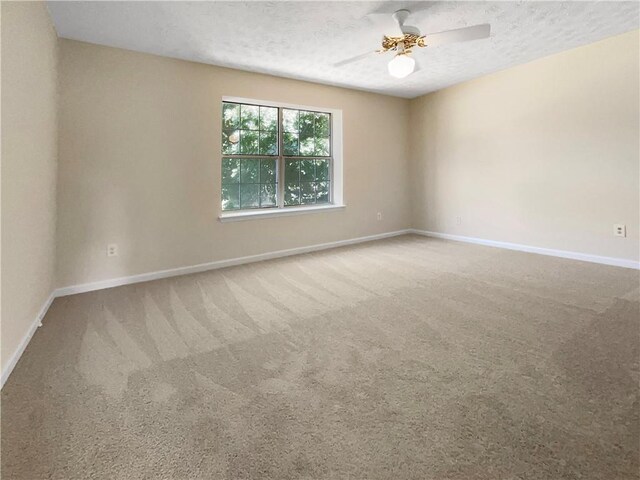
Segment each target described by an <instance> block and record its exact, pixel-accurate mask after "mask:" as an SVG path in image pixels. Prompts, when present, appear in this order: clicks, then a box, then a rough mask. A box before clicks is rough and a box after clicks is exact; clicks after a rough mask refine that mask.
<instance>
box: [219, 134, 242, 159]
mask: <svg viewBox="0 0 640 480" xmlns="http://www.w3.org/2000/svg"><path fill="white" fill-rule="evenodd" d="M239 140H240V133H239V132H238V130H224V131H223V132H222V153H226V154H232V155H233V154H236V153H238V147H239V143H238V141H239Z"/></svg>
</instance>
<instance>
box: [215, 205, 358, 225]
mask: <svg viewBox="0 0 640 480" xmlns="http://www.w3.org/2000/svg"><path fill="white" fill-rule="evenodd" d="M345 207H346V205H322V206H320V207H287V208H273V209H266V210H242V211H239V212H225V213H222V214H221V215H220V216H219V217H218V219H219V220H220V221H221V222H240V221H243V220H256V219H259V218H272V217H289V216H291V215H304V214H307V213H321V212H327V211H332V210H343V209H344V208H345Z"/></svg>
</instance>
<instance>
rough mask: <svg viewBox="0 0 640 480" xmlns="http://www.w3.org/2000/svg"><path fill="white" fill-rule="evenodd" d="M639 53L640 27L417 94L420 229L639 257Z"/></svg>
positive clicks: (414, 144)
mask: <svg viewBox="0 0 640 480" xmlns="http://www.w3.org/2000/svg"><path fill="white" fill-rule="evenodd" d="M638 58H639V52H638V32H637V31H635V32H631V33H627V34H624V35H621V36H617V37H613V38H610V39H607V40H604V41H601V42H598V43H595V44H592V45H588V46H585V47H580V48H577V49H575V50H570V51H567V52H564V53H560V54H558V55H554V56H551V57H547V58H544V59H540V60H537V61H534V62H531V63H529V64H526V65H522V66H519V67H516V68H512V69H509V70H505V71H502V72H499V73H496V74H492V75H488V76H486V77H483V78H480V79H477V80H473V81H470V82H467V83H464V84H460V85H457V86H454V87H451V88H447V89H444V90H441V91H438V92H435V93H433V94H429V95H426V96H424V97H420V98H418V99H414V100H412V101H411V108H410V111H411V114H410V119H411V126H412V132H413V133H414V135H412V138H411V146H410V158H411V159H412V162H411V178H412V185H411V187H412V204H413V221H414V227H416V228H419V229H423V230H430V231H434V232H443V233H449V234H457V235H464V236H471V237H478V238H483V239H490V240H498V241H505V242H513V243H520V244H526V245H531V246H538V247H547V248H554V249H561V250H570V251H575V252H584V253H589V254H595V255H604V256H610V257H619V258H624V259H632V260H633V259H635V260H637V259H638V250H639V244H638V237H639V232H638V217H639V198H638V195H639V193H638V192H639V185H638V179H639V174H640V173H639V170H638V166H639V159H638V148H639V133H638V132H639V127H640V125H639V123H638V117H639V112H638V101H639V99H638V85H639V80H638ZM457 217H460V220H461V222H460V224H458V223H457V220H456V219H457ZM614 223H623V224H626V225H627V229H628V232H627V238H619V237H614V236H613V224H614Z"/></svg>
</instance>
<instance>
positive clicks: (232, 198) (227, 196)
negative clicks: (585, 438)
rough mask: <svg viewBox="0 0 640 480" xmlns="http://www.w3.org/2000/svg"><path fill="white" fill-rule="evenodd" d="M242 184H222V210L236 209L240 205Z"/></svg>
mask: <svg viewBox="0 0 640 480" xmlns="http://www.w3.org/2000/svg"><path fill="white" fill-rule="evenodd" d="M239 192H240V185H239V184H237V183H236V184H235V185H222V210H235V209H237V208H239V207H240V195H239Z"/></svg>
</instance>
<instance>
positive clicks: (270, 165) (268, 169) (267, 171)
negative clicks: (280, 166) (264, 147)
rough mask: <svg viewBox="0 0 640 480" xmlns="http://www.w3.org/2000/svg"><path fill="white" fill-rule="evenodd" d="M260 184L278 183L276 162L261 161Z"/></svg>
mask: <svg viewBox="0 0 640 480" xmlns="http://www.w3.org/2000/svg"><path fill="white" fill-rule="evenodd" d="M260 183H276V160H275V159H274V160H266V159H263V160H260Z"/></svg>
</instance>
